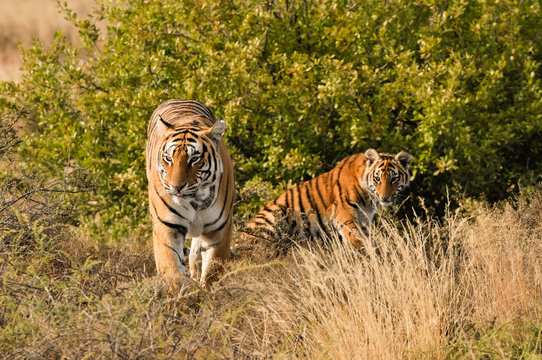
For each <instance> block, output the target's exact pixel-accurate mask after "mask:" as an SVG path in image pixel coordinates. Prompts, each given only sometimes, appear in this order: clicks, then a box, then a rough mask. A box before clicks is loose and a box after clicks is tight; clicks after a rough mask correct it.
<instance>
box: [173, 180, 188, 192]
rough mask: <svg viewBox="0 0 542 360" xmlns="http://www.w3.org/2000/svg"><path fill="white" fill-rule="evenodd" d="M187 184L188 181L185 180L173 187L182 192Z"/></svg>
mask: <svg viewBox="0 0 542 360" xmlns="http://www.w3.org/2000/svg"><path fill="white" fill-rule="evenodd" d="M185 186H186V183H185V182H183V183H181V184H178V185H173V188H174V189H175V190H177V191H178V192H180V191H181V190H182V189H183V188H184V187H185Z"/></svg>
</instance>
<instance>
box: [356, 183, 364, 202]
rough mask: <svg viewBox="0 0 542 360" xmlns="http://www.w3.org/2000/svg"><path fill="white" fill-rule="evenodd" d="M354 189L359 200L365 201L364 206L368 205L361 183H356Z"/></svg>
mask: <svg viewBox="0 0 542 360" xmlns="http://www.w3.org/2000/svg"><path fill="white" fill-rule="evenodd" d="M354 190H355V191H356V194H357V201H358V202H361V203H363V206H367V203H366V202H365V197H364V196H363V189H362V188H361V186H359V183H356V184H354Z"/></svg>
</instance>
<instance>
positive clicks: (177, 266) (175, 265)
mask: <svg viewBox="0 0 542 360" xmlns="http://www.w3.org/2000/svg"><path fill="white" fill-rule="evenodd" d="M185 236H186V230H185V229H184V228H182V227H179V228H172V227H169V226H166V225H164V224H162V223H161V222H159V221H157V222H155V223H154V226H153V247H154V260H155V262H156V269H157V271H158V273H159V274H160V275H161V276H162V277H163V278H164V280H166V281H174V282H178V281H181V282H184V278H185V276H186V275H185V273H186V262H185V258H184V252H183V247H184V239H185Z"/></svg>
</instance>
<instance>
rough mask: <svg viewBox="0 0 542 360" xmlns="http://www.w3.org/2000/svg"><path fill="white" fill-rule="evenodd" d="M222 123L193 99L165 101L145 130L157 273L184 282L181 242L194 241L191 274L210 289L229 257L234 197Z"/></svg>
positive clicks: (231, 168)
mask: <svg viewBox="0 0 542 360" xmlns="http://www.w3.org/2000/svg"><path fill="white" fill-rule="evenodd" d="M225 128H226V123H225V122H224V120H222V119H220V118H219V119H216V118H215V117H214V115H213V113H212V111H211V110H210V109H209V108H208V107H207V106H205V105H204V104H202V103H201V102H198V101H194V100H168V101H166V102H164V103H162V104H161V105H160V106H159V107H158V108H157V109H156V110H155V111H154V113H153V115H152V117H151V120H150V122H149V126H148V128H147V135H148V141H147V153H146V158H147V178H148V181H149V204H150V206H149V208H150V214H151V218H152V222H153V242H154V256H155V261H156V267H157V270H158V272H159V273H160V274H161V275H163V276H164V277H166V278H170V279H176V278H183V276H184V273H185V258H184V252H183V247H184V240H185V237H191V238H192V245H191V248H190V273H191V276H192V277H193V278H199V281H200V283H201V285H203V286H206V287H207V286H209V282H210V280H211V278H212V277H214V276H215V275H216V273H217V271H216V270H217V269H218V267H219V266H218V263H220V262H221V261H223V260H225V259H227V258H228V256H229V250H230V241H231V232H232V207H233V199H234V195H235V184H234V175H233V166H232V162H231V160H230V157H229V155H228V151H227V148H226V145H225V143H224V140H223V139H222V134H223V132H224V130H225Z"/></svg>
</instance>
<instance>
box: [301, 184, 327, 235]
mask: <svg viewBox="0 0 542 360" xmlns="http://www.w3.org/2000/svg"><path fill="white" fill-rule="evenodd" d="M315 180H317V179H315ZM313 182H316V181H313ZM309 190H310V189H305V193H306V195H307V198H308V199H309V203H310V204H311V207H312V209H313V210H314V212H315V213H316V219H317V220H318V225H320V228H321V229H322V231H326V230H325V227H324V222H323V221H322V216H321V215H320V210H319V209H318V206H317V204H316V201H315V200H313V199H312V198H311V194H310V193H311V192H310V191H309ZM326 234H327V232H326Z"/></svg>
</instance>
